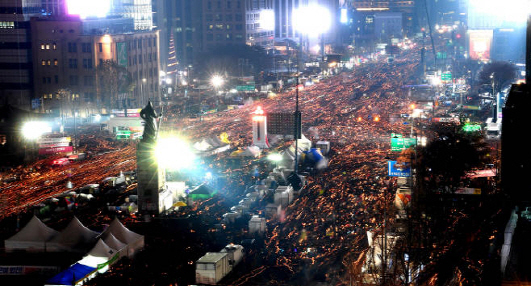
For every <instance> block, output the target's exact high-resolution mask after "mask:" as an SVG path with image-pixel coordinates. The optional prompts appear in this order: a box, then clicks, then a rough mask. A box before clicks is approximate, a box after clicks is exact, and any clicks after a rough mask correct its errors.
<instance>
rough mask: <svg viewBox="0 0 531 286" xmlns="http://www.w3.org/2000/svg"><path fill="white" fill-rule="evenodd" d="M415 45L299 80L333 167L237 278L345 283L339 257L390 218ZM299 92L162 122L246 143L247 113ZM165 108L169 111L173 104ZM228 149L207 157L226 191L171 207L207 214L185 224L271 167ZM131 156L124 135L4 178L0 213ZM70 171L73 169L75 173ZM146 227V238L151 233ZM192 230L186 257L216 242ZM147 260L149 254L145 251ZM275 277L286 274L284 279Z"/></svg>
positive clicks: (125, 165) (309, 124) (218, 209)
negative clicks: (393, 164)
mask: <svg viewBox="0 0 531 286" xmlns="http://www.w3.org/2000/svg"><path fill="white" fill-rule="evenodd" d="M416 52H418V50H416V51H415V50H409V51H407V52H404V54H403V55H401V56H397V57H396V58H395V60H394V62H393V63H387V62H386V61H385V58H382V59H380V60H377V61H375V62H371V63H367V64H364V65H362V66H358V67H356V68H355V69H354V70H352V71H348V72H343V73H341V74H339V75H337V76H334V77H330V78H328V79H325V80H323V81H322V82H321V83H318V84H315V85H312V86H308V87H304V88H303V89H299V105H300V109H301V111H302V116H303V119H302V122H303V132H304V133H305V134H306V135H307V137H308V138H309V139H311V140H313V141H316V140H328V141H330V142H331V145H332V151H331V155H330V163H329V167H328V169H326V170H325V171H323V172H321V173H319V174H315V175H312V176H309V177H308V182H309V184H308V186H307V188H306V189H305V191H304V192H303V193H302V194H301V195H300V197H299V198H298V199H297V200H295V201H294V203H293V204H291V205H290V206H289V207H288V208H287V210H286V213H285V219H282V220H280V221H278V222H271V223H270V225H269V226H268V227H269V230H268V232H267V234H266V239H265V241H267V243H266V244H265V246H264V249H263V250H262V252H261V258H260V263H261V265H258V264H253V263H250V265H256V268H254V269H252V270H251V271H249V272H248V273H242V275H241V276H239V277H237V278H235V281H234V285H243V284H247V285H257V284H264V283H265V282H266V281H270V282H268V283H270V284H275V281H276V284H279V285H280V284H289V283H295V284H298V283H299V282H300V283H302V284H304V283H305V282H308V281H313V280H317V281H323V282H324V281H326V282H333V283H336V284H337V283H339V284H341V283H343V281H344V279H346V278H345V276H344V266H342V263H343V258H344V257H345V256H347V255H350V254H351V253H361V252H362V251H363V250H364V249H365V248H366V231H368V230H376V231H378V230H379V229H380V228H381V226H382V224H383V221H384V219H383V213H384V211H383V210H384V209H385V208H390V201H391V200H392V197H393V184H394V181H393V180H392V179H391V178H390V177H388V176H387V164H386V163H387V160H388V158H386V157H387V156H388V153H389V151H390V134H391V133H406V132H408V131H409V129H408V128H409V126H405V125H403V124H401V123H400V122H398V123H397V122H394V121H393V120H391V118H394V117H396V115H397V114H400V113H408V108H409V98H408V97H407V95H408V94H407V91H406V90H405V89H403V88H402V87H403V86H404V85H406V84H409V83H412V82H414V81H415V79H416V78H417V75H416V74H415V71H416V70H417V68H418V65H419V62H418V56H417V54H416ZM295 92H296V91H295V90H292V91H289V92H286V93H280V94H278V95H276V96H275V97H272V98H268V99H263V100H260V101H258V102H255V103H252V104H248V105H245V106H244V107H242V108H239V109H234V110H228V111H224V112H218V113H213V114H209V115H206V116H204V117H203V118H202V120H199V119H192V120H182V119H180V118H175V117H172V116H165V117H166V119H165V121H164V122H163V124H162V125H161V126H162V131H161V132H179V133H180V134H181V136H183V137H186V138H187V139H188V140H189V141H190V142H196V141H199V140H200V139H201V138H205V137H208V136H219V135H220V134H221V133H223V132H226V133H227V134H228V137H229V140H230V141H231V146H232V147H233V148H237V147H245V146H249V145H251V144H252V138H251V137H252V136H251V130H252V129H251V120H250V118H251V113H252V112H253V111H254V110H255V109H256V107H257V106H258V105H260V106H261V107H262V109H263V110H265V111H266V113H267V112H283V111H284V112H286V111H293V110H294V109H295ZM165 113H171V108H169V109H168V110H166V111H165ZM228 156H229V154H228V153H222V154H218V155H216V156H215V157H214V158H211V159H209V160H205V161H204V162H205V163H207V164H208V167H210V168H211V169H216V170H217V172H218V173H219V174H224V176H225V177H224V178H223V184H220V185H221V187H220V189H221V192H220V195H219V196H218V197H217V198H214V199H211V200H207V201H204V202H201V203H199V204H196V205H195V206H194V207H193V208H190V209H188V210H185V211H182V212H176V213H174V214H173V215H174V216H175V217H180V216H181V217H182V216H187V215H190V214H195V215H198V216H200V217H203V218H204V219H200V221H201V223H199V224H193V225H189V227H190V231H191V232H196V231H197V232H199V233H205V229H206V230H208V229H211V228H212V227H213V224H216V223H219V220H218V218H219V219H220V215H221V214H222V213H223V212H226V211H227V210H228V209H227V208H229V207H230V206H231V205H233V204H234V202H235V201H237V200H238V197H239V196H241V195H243V194H244V191H245V189H246V187H248V186H249V185H250V184H253V183H254V182H255V181H256V179H257V178H259V177H260V176H262V175H265V172H266V170H265V169H264V170H259V172H258V175H257V174H251V168H253V167H254V166H256V165H255V164H251V163H248V162H247V163H243V164H241V163H238V164H234V161H233V160H232V159H230V158H228ZM135 166H136V161H135V148H134V146H133V145H126V146H122V148H120V150H119V151H118V150H116V151H115V152H110V153H108V154H104V155H101V156H98V157H94V158H92V159H90V160H87V161H86V162H81V163H76V164H74V165H71V166H68V167H67V168H57V169H47V170H46V172H43V173H36V174H35V175H33V177H32V178H31V179H26V178H24V179H23V180H21V181H17V182H13V183H9V184H6V185H5V187H7V188H4V190H3V191H2V193H1V194H0V195H2V197H3V198H2V201H4V202H6V203H4V204H2V206H1V207H2V210H1V212H0V215H1V216H2V217H6V216H9V215H12V214H14V213H16V212H20V211H22V210H24V208H25V207H26V206H28V205H31V204H34V203H37V202H39V201H41V200H43V199H45V198H46V197H48V196H51V195H54V194H57V193H60V192H63V191H65V190H66V189H65V188H66V187H64V185H66V181H67V180H71V181H72V182H73V183H74V184H75V185H76V186H82V185H84V184H87V183H93V182H97V181H101V180H102V179H103V178H104V177H106V176H109V174H111V173H113V175H115V173H116V172H117V171H130V170H134V169H135ZM68 170H70V171H68ZM68 172H71V174H72V175H71V176H69V175H68V174H67V173H68ZM63 183H64V184H63ZM43 185H44V186H47V185H50V186H49V187H48V188H46V187H42V186H43ZM231 196H232V197H231ZM198 228H201V230H202V231H199V230H198ZM146 236H147V238H146V239H147V242H148V243H147V244H149V241H150V238H149V234H146ZM196 239H198V240H197V241H195V242H189V243H190V244H191V245H195V247H194V248H193V250H194V252H193V255H192V253H190V255H191V258H190V259H186V260H187V261H188V262H187V263H188V264H189V262H190V261H192V262H193V261H194V259H196V258H198V257H199V256H200V255H202V254H203V253H199V252H200V251H204V252H206V251H211V249H206V248H208V245H212V244H211V243H210V244H209V243H208V242H206V240H208V239H209V238H201V237H197V238H196ZM151 241H157V239H156V238H152V239H151ZM181 242H186V237H184V236H183V237H182V241H181ZM152 247H156V246H152ZM183 247H184V246H183ZM147 248H148V249H149V248H150V246H149V245H148V246H147ZM175 251H177V250H175ZM183 259H184V258H183ZM143 262H144V263H146V265H147V264H149V261H143ZM192 264H193V263H192ZM178 269H185V268H182V266H181V268H179V267H178ZM152 270H153V269H152ZM153 271H155V270H153ZM109 275H113V274H109ZM168 275H170V276H172V275H173V277H174V280H173V281H179V279H184V280H181V281H179V282H180V283H183V282H184V283H186V284H193V281H189V280H186V279H189V278H190V276H184V277H185V278H182V277H183V275H182V274H168ZM120 276H121V275H120ZM114 277H115V278H117V277H116V275H114ZM148 277H151V276H148ZM179 277H180V278H179ZM278 277H283V278H282V281H281V280H280V279H279V278H278ZM124 279H128V278H125V277H124ZM169 280H172V279H169ZM98 281H100V283H101V281H103V280H100V279H97V280H96V282H94V283H97V282H98ZM95 285H98V284H95Z"/></svg>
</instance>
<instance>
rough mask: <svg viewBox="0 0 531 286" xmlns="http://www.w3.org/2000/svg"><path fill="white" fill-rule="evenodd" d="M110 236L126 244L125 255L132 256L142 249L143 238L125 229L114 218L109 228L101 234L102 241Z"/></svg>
mask: <svg viewBox="0 0 531 286" xmlns="http://www.w3.org/2000/svg"><path fill="white" fill-rule="evenodd" d="M109 234H112V235H114V237H116V238H117V239H118V240H120V241H121V242H123V243H125V244H127V255H128V256H133V255H134V254H135V253H136V251H138V250H141V249H142V248H144V236H143V235H140V234H138V233H135V232H132V231H130V230H129V229H127V228H126V227H125V226H124V225H123V224H122V223H121V222H120V221H119V220H118V219H117V218H115V219H114V220H113V221H112V222H111V224H110V225H109V227H108V228H107V229H106V230H105V231H104V232H103V233H102V235H101V237H102V238H103V239H105V238H107V235H109Z"/></svg>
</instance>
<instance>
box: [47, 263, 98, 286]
mask: <svg viewBox="0 0 531 286" xmlns="http://www.w3.org/2000/svg"><path fill="white" fill-rule="evenodd" d="M95 270H96V268H94V267H90V266H87V265H83V264H79V263H76V264H73V265H72V266H70V267H69V268H68V269H66V270H64V271H62V272H61V273H59V274H57V275H55V276H54V277H52V278H51V279H50V280H48V281H47V282H46V284H44V285H45V286H59V285H78V284H81V283H80V282H82V281H83V280H84V279H85V278H88V277H89V276H91V274H93V273H94V272H95Z"/></svg>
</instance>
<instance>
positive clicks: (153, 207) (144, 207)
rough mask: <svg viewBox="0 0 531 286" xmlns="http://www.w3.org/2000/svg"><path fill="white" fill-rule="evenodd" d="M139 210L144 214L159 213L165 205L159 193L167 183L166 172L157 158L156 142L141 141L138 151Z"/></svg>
mask: <svg viewBox="0 0 531 286" xmlns="http://www.w3.org/2000/svg"><path fill="white" fill-rule="evenodd" d="M136 160H137V167H136V168H137V169H136V174H137V181H138V186H137V193H138V210H139V212H140V213H143V214H150V215H158V214H159V213H160V212H161V211H162V209H163V206H162V204H161V203H160V202H159V201H160V198H159V193H160V192H161V191H162V190H163V188H164V185H165V179H166V173H165V170H164V169H163V168H159V164H158V162H157V159H156V158H155V143H151V142H143V141H140V142H139V143H138V145H137V151H136Z"/></svg>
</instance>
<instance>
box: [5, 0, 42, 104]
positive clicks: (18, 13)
mask: <svg viewBox="0 0 531 286" xmlns="http://www.w3.org/2000/svg"><path fill="white" fill-rule="evenodd" d="M41 5H42V3H41V1H40V0H33V1H22V0H0V54H1V55H2V57H0V104H5V103H9V104H11V105H15V106H17V107H19V108H23V109H30V108H31V105H30V103H31V99H32V96H33V75H32V72H33V71H32V61H31V39H30V18H31V17H35V16H39V15H40V14H41V13H42V7H41ZM37 104H38V102H37V101H34V105H37Z"/></svg>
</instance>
